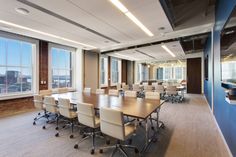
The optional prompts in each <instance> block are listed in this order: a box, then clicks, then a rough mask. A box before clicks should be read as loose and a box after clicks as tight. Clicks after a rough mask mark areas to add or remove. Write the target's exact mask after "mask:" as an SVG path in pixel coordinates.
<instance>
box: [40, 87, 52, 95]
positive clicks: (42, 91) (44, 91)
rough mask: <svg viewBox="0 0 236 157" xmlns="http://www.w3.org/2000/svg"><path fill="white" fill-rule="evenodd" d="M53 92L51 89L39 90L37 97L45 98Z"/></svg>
mask: <svg viewBox="0 0 236 157" xmlns="http://www.w3.org/2000/svg"><path fill="white" fill-rule="evenodd" d="M52 93H53V91H52V90H51V89H46V90H40V91H39V95H41V96H47V95H52Z"/></svg>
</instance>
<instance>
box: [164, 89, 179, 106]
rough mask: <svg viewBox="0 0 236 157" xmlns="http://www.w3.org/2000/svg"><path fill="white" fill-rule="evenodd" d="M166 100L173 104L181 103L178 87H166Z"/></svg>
mask: <svg viewBox="0 0 236 157" xmlns="http://www.w3.org/2000/svg"><path fill="white" fill-rule="evenodd" d="M166 100H168V101H169V100H171V102H172V103H174V102H179V101H180V98H179V97H178V90H177V87H176V86H167V87H166Z"/></svg>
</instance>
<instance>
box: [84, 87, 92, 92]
mask: <svg viewBox="0 0 236 157" xmlns="http://www.w3.org/2000/svg"><path fill="white" fill-rule="evenodd" d="M83 92H84V93H91V88H88V87H85V88H84V90H83Z"/></svg>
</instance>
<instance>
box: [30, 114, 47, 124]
mask: <svg viewBox="0 0 236 157" xmlns="http://www.w3.org/2000/svg"><path fill="white" fill-rule="evenodd" d="M41 118H45V119H47V121H46V122H47V123H48V122H49V114H48V113H47V111H46V110H44V113H43V115H41V113H40V112H39V113H38V114H37V116H36V117H35V118H34V122H33V125H36V122H37V121H38V120H40V119H41Z"/></svg>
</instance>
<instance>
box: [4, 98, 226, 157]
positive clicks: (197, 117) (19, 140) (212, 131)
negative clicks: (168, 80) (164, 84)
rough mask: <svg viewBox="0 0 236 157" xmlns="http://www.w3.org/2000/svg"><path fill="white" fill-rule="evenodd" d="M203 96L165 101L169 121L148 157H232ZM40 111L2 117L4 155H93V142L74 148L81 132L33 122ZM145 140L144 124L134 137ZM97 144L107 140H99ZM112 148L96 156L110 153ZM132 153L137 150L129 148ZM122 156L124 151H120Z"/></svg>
mask: <svg viewBox="0 0 236 157" xmlns="http://www.w3.org/2000/svg"><path fill="white" fill-rule="evenodd" d="M210 112H211V111H210V109H209V107H208V104H207V103H206V101H205V99H204V97H203V96H202V95H186V100H185V102H184V103H178V104H172V103H165V104H164V105H163V107H162V109H161V113H160V119H161V120H162V121H163V122H164V123H165V126H166V127H165V129H164V130H161V132H160V134H159V138H158V141H157V142H156V143H153V144H152V145H151V147H150V148H149V149H148V151H147V152H146V153H145V156H147V157H164V156H165V157H228V156H229V154H228V152H227V149H226V147H225V145H224V143H223V140H222V138H221V136H220V133H219V131H218V129H217V126H216V124H215V122H214V119H213V116H212V114H211V113H210ZM35 114H36V112H35V111H34V112H27V113H23V114H19V115H14V116H8V117H4V118H0V125H1V129H0V157H42V156H45V157H54V156H55V157H74V156H79V157H87V156H92V155H90V151H89V150H90V149H89V147H90V144H91V141H90V140H89V141H85V142H84V143H83V144H81V145H80V148H79V150H75V149H74V148H73V146H74V144H75V142H76V141H77V140H79V139H81V135H79V132H78V131H77V132H76V133H75V135H76V136H75V138H74V139H70V138H69V134H70V131H69V130H64V131H62V135H61V136H60V137H58V138H56V137H55V136H54V135H55V133H56V131H55V129H54V128H55V125H54V124H51V125H48V127H47V129H46V130H43V129H42V124H43V123H44V121H41V122H39V123H38V124H37V125H36V126H33V125H32V120H33V117H34V116H35ZM143 143H144V129H143V128H142V127H140V128H139V129H138V133H137V135H136V136H135V137H134V138H133V144H134V145H136V146H137V147H138V148H141V144H143ZM96 145H97V146H104V145H105V142H104V141H103V140H101V139H98V140H97V142H96ZM110 153H111V150H109V151H105V152H104V153H103V154H99V151H98V150H97V151H96V152H95V154H94V155H93V156H96V157H98V156H109V155H110ZM128 153H129V155H130V156H135V154H134V152H132V151H128ZM116 156H121V154H116Z"/></svg>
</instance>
